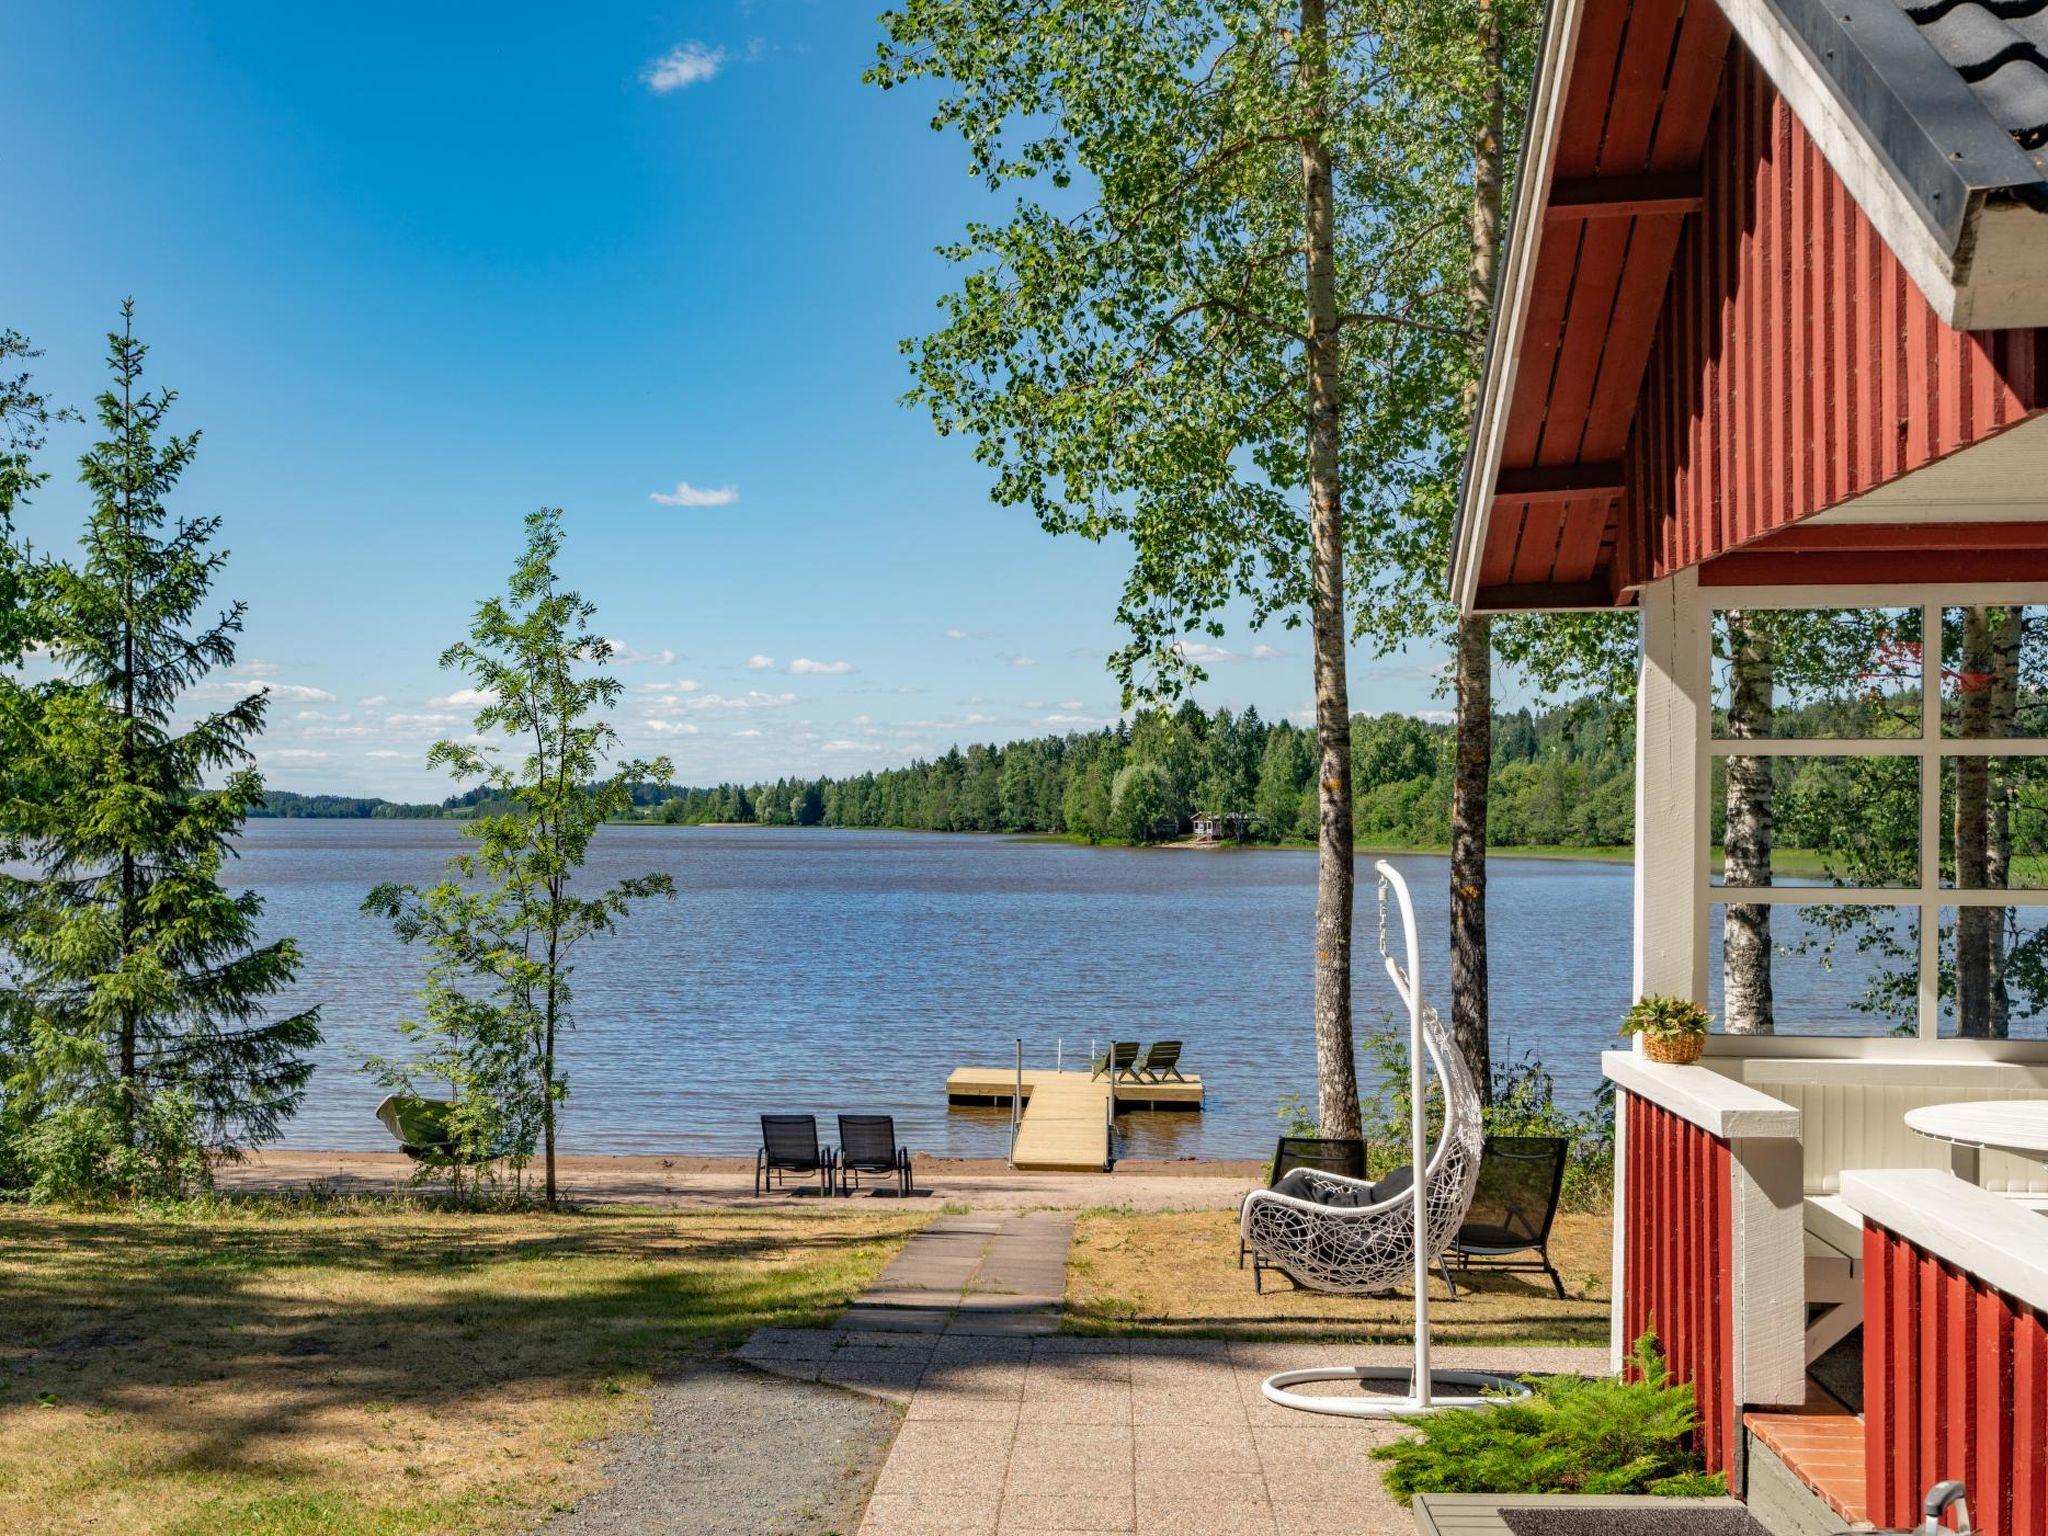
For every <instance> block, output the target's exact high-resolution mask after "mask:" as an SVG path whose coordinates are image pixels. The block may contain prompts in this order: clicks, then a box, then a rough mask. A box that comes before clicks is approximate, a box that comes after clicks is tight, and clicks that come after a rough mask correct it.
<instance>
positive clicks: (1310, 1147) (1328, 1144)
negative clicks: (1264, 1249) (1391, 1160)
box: [1237, 1136, 1365, 1290]
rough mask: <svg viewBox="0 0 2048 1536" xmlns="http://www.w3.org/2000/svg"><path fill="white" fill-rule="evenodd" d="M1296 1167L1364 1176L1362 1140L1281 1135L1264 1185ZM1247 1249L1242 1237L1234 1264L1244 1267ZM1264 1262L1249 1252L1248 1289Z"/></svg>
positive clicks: (1270, 1184)
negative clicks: (1250, 1280)
mask: <svg viewBox="0 0 2048 1536" xmlns="http://www.w3.org/2000/svg"><path fill="white" fill-rule="evenodd" d="M1297 1168H1306V1169H1308V1170H1309V1171H1310V1172H1312V1173H1334V1174H1337V1175H1338V1176H1340V1177H1342V1178H1346V1179H1362V1178H1364V1177H1365V1142H1364V1140H1363V1139H1361V1138H1359V1137H1356V1136H1282V1137H1281V1138H1280V1142H1279V1144H1278V1145H1277V1146H1275V1147H1274V1148H1273V1167H1272V1171H1271V1172H1270V1173H1269V1174H1268V1176H1267V1178H1266V1188H1268V1189H1278V1188H1279V1187H1280V1181H1281V1180H1282V1179H1284V1178H1286V1177H1287V1175H1288V1174H1290V1173H1292V1172H1294V1170H1295V1169H1297ZM1247 1251H1248V1250H1247V1249H1246V1247H1245V1243H1244V1239H1243V1238H1242V1237H1240V1238H1239V1239H1238V1243H1237V1267H1238V1268H1239V1269H1243V1268H1244V1256H1245V1254H1246V1252H1247ZM1264 1267H1265V1266H1264V1264H1263V1263H1262V1262H1261V1260H1260V1259H1259V1256H1258V1255H1257V1254H1253V1255H1252V1289H1253V1290H1259V1289H1260V1288H1261V1287H1260V1284H1259V1272H1260V1271H1261V1270H1262V1269H1263V1268H1264Z"/></svg>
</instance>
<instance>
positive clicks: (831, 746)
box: [820, 738, 863, 752]
mask: <svg viewBox="0 0 2048 1536" xmlns="http://www.w3.org/2000/svg"><path fill="white" fill-rule="evenodd" d="M862 745H863V744H862V743H861V742H858V741H847V740H845V739H844V738H842V739H840V740H838V741H828V742H826V743H825V745H824V746H823V747H822V748H821V749H820V750H822V751H826V752H858V751H860V750H861V749H862Z"/></svg>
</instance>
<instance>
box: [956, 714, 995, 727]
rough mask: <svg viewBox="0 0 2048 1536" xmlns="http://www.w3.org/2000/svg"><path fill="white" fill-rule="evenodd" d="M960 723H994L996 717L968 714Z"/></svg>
mask: <svg viewBox="0 0 2048 1536" xmlns="http://www.w3.org/2000/svg"><path fill="white" fill-rule="evenodd" d="M962 723H963V724H965V725H994V724H995V723H996V717H995V716H994V715H969V716H968V717H967V718H966V720H965V721H963V722H962Z"/></svg>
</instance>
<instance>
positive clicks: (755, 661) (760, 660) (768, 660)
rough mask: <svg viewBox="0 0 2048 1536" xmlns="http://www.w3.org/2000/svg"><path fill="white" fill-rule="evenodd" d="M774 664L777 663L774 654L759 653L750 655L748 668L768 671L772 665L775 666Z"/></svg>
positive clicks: (749, 669)
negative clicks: (761, 654)
mask: <svg viewBox="0 0 2048 1536" xmlns="http://www.w3.org/2000/svg"><path fill="white" fill-rule="evenodd" d="M774 665H775V658H774V657H773V656H758V655H757V656H749V657H748V658H747V670H748V671H749V672H766V671H767V670H768V669H769V668H770V667H772V666H774Z"/></svg>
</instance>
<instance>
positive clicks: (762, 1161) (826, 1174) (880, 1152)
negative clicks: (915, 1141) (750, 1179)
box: [754, 1115, 911, 1195]
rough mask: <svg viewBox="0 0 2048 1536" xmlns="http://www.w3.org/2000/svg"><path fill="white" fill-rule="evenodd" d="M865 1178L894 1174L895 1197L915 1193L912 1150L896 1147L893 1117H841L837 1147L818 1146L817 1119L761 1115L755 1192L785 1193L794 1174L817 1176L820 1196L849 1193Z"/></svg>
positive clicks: (812, 1117)
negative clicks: (781, 1190) (775, 1190)
mask: <svg viewBox="0 0 2048 1536" xmlns="http://www.w3.org/2000/svg"><path fill="white" fill-rule="evenodd" d="M863 1173H874V1174H888V1175H893V1176H894V1178H895V1180H896V1192H897V1193H898V1194H900V1195H907V1194H909V1193H910V1191H911V1178H910V1149H909V1148H908V1147H904V1146H899V1145H897V1142H896V1120H895V1117H894V1116H891V1115H841V1116H840V1117H839V1145H838V1146H837V1147H825V1146H820V1145H819V1144H818V1117H817V1116H816V1115H763V1116H762V1117H761V1150H760V1151H759V1152H757V1153H756V1154H755V1155H754V1193H755V1194H757V1195H758V1194H760V1193H762V1192H763V1191H764V1190H768V1189H773V1188H775V1187H776V1186H777V1185H778V1184H780V1185H781V1186H782V1187H784V1188H787V1187H788V1184H789V1176H790V1175H791V1174H802V1175H805V1182H806V1183H808V1182H809V1178H810V1176H812V1175H815V1176H816V1178H817V1180H818V1193H819V1194H820V1195H829V1194H831V1193H832V1192H833V1191H834V1190H835V1189H837V1190H838V1191H839V1193H841V1194H851V1193H852V1192H853V1190H854V1189H856V1188H858V1187H859V1185H860V1176H861V1175H862V1174H863Z"/></svg>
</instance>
